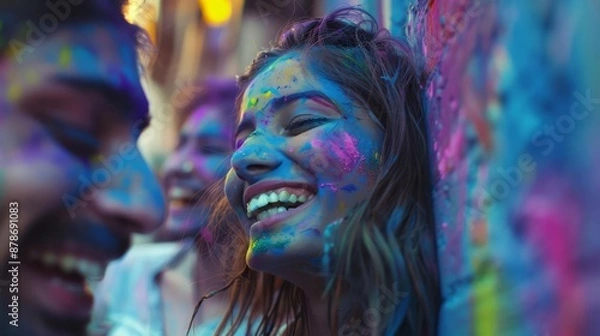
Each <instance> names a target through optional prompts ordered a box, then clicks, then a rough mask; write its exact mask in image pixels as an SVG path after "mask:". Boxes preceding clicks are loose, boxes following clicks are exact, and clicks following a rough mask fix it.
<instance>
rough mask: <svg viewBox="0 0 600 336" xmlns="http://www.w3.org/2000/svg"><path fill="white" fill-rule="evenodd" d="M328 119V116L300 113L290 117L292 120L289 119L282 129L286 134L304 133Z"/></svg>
mask: <svg viewBox="0 0 600 336" xmlns="http://www.w3.org/2000/svg"><path fill="white" fill-rule="evenodd" d="M329 120H330V118H326V117H318V116H315V115H308V114H302V115H299V116H296V117H294V118H292V120H290V122H289V123H288V124H287V125H286V126H285V127H284V128H283V130H284V133H285V134H286V135H289V136H294V135H298V134H301V133H304V132H306V131H308V130H311V129H313V128H315V127H318V126H321V125H323V124H325V123H326V122H328V121H329Z"/></svg>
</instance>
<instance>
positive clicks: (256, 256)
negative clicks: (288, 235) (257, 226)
mask: <svg viewBox="0 0 600 336" xmlns="http://www.w3.org/2000/svg"><path fill="white" fill-rule="evenodd" d="M298 243H300V242H298ZM257 245H259V244H256V243H255V244H251V245H250V248H248V251H247V252H246V263H247V264H248V267H250V268H251V269H253V270H255V271H259V272H265V273H269V274H273V275H277V276H282V277H284V278H287V275H291V274H296V273H307V272H310V273H319V272H320V271H321V265H322V257H323V245H322V244H318V243H317V242H307V243H306V244H290V245H287V246H285V247H280V246H265V245H262V246H260V245H259V246H257ZM300 245H301V246H300Z"/></svg>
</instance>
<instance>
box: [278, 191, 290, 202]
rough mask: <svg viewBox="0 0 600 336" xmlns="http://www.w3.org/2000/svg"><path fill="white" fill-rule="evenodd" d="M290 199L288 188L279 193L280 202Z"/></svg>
mask: <svg viewBox="0 0 600 336" xmlns="http://www.w3.org/2000/svg"><path fill="white" fill-rule="evenodd" d="M289 199H290V193H289V192H287V190H283V191H282V192H280V193H279V201H280V202H287V201H288V200H289Z"/></svg>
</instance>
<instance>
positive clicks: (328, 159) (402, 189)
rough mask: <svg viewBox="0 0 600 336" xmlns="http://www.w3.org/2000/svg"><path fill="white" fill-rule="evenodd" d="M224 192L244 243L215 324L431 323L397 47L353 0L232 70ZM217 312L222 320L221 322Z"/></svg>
mask: <svg viewBox="0 0 600 336" xmlns="http://www.w3.org/2000/svg"><path fill="white" fill-rule="evenodd" d="M240 83H241V89H242V92H243V94H242V95H241V96H240V97H239V99H238V101H237V110H238V112H239V116H240V119H239V120H240V122H239V125H238V128H237V131H236V136H235V139H236V140H235V144H236V150H235V152H234V154H233V156H232V160H231V163H232V169H231V170H230V172H229V174H228V176H227V179H226V186H225V192H226V196H227V199H228V201H229V203H230V205H231V208H232V209H233V211H234V212H235V214H236V215H237V217H238V219H239V223H240V225H239V226H238V227H237V228H235V227H234V228H233V229H234V230H235V229H237V230H238V231H240V232H239V236H240V237H245V242H244V243H243V244H240V246H242V248H243V250H242V251H240V259H242V255H244V254H245V261H246V263H247V266H249V268H248V267H246V265H243V264H242V263H236V262H234V263H231V262H230V261H229V263H230V264H233V265H234V266H240V268H241V269H239V270H237V273H236V275H237V276H238V277H237V278H236V279H238V280H239V281H234V282H232V283H233V285H232V286H233V287H234V288H233V296H232V297H234V298H236V299H235V302H232V304H231V307H230V310H229V312H228V314H227V315H226V316H225V318H224V321H223V324H222V326H221V327H220V329H219V330H218V331H217V334H221V333H224V332H231V331H232V330H235V329H236V328H240V325H241V324H242V322H244V321H247V322H250V323H248V326H251V325H253V326H254V327H253V330H248V333H255V334H258V335H272V334H285V335H307V334H311V335H329V334H335V335H337V334H339V333H342V334H348V333H352V332H354V333H358V334H376V335H382V334H383V335H397V334H411V335H431V334H434V333H435V331H436V316H437V308H438V305H439V300H440V298H439V288H438V274H437V266H436V255H435V244H434V233H433V225H432V221H431V220H432V214H431V210H430V182H429V173H428V165H427V163H428V159H427V144H426V137H425V127H424V120H423V119H424V116H423V112H422V108H421V105H420V96H419V95H420V89H419V83H418V76H417V72H416V69H415V66H414V63H413V59H412V56H411V54H410V51H409V48H408V47H407V46H406V45H405V44H404V43H402V42H401V41H399V40H397V39H394V38H392V37H390V36H389V33H388V32H387V31H385V30H379V29H378V27H377V24H376V22H375V20H374V19H373V18H372V17H370V16H369V15H368V14H367V13H365V12H364V11H362V10H360V9H353V8H352V9H342V10H338V11H336V12H334V13H332V14H330V15H329V16H327V17H325V18H321V19H307V20H304V21H301V22H299V23H296V24H293V25H291V26H290V27H289V29H287V30H285V31H284V32H283V33H282V34H281V35H280V37H279V39H278V41H277V43H276V44H275V46H274V47H273V48H272V49H270V50H268V51H265V52H262V53H261V54H259V55H258V57H257V58H256V59H255V61H254V63H253V64H252V65H251V67H250V70H249V72H248V73H247V74H245V75H244V76H242V77H241V79H240ZM228 323H232V324H231V325H232V326H233V327H232V328H231V329H232V330H227V329H229V327H228Z"/></svg>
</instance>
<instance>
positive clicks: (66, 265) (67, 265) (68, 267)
mask: <svg viewBox="0 0 600 336" xmlns="http://www.w3.org/2000/svg"><path fill="white" fill-rule="evenodd" d="M76 262H77V260H75V258H73V257H72V256H66V257H63V258H61V259H60V261H59V263H58V265H59V266H60V268H62V269H63V270H65V271H67V272H71V271H72V270H73V269H74V268H75V263H76Z"/></svg>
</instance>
